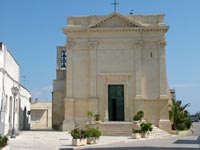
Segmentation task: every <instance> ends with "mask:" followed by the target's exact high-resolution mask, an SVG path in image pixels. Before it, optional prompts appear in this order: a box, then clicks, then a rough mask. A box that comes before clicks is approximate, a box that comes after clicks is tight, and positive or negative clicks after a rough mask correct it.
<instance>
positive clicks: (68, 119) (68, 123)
mask: <svg viewBox="0 0 200 150" xmlns="http://www.w3.org/2000/svg"><path fill="white" fill-rule="evenodd" d="M64 105H65V120H64V121H63V131H70V130H72V129H73V128H74V127H75V122H74V99H65V100H64Z"/></svg>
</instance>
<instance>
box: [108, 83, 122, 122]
mask: <svg viewBox="0 0 200 150" xmlns="http://www.w3.org/2000/svg"><path fill="white" fill-rule="evenodd" d="M115 86H116V87H117V86H121V88H123V107H121V108H122V109H123V120H117V109H116V112H115V113H116V116H115V117H114V118H115V119H116V120H115V119H114V118H113V120H111V121H125V94H124V93H125V88H124V85H123V84H115V85H113V84H109V85H108V102H107V103H108V120H109V121H110V117H109V115H110V114H109V113H111V112H110V110H109V109H110V106H109V103H110V101H112V99H110V95H109V94H110V87H115ZM111 103H112V102H111ZM115 104H116V105H117V102H116V100H115ZM112 111H113V112H112V113H114V110H112Z"/></svg>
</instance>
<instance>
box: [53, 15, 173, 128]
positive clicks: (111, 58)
mask: <svg viewBox="0 0 200 150" xmlns="http://www.w3.org/2000/svg"><path fill="white" fill-rule="evenodd" d="M168 28H169V27H168V26H167V25H165V23H164V15H162V14H159V15H126V16H125V15H122V14H119V13H116V12H114V13H111V14H109V15H106V16H81V17H74V16H73V17H68V19H67V26H66V27H65V28H64V29H63V32H64V34H66V36H67V39H66V45H65V46H58V47H57V69H56V75H57V76H56V80H54V81H53V114H52V117H53V127H55V128H60V129H62V130H63V131H68V130H70V129H72V128H74V127H76V126H78V125H80V124H82V123H84V122H86V121H87V120H88V117H87V112H88V111H91V112H94V113H95V114H100V116H101V120H102V121H103V122H114V121H116V122H119V121H120V122H131V121H132V118H133V116H134V115H135V114H136V113H137V111H139V110H143V111H144V115H145V117H144V119H145V120H147V121H148V122H151V123H153V124H154V125H156V126H158V127H160V128H162V129H165V130H167V131H169V130H170V127H171V122H170V120H169V115H168V103H169V100H170V97H171V96H170V91H169V87H168V82H167V77H166V60H165V57H166V56H165V46H166V41H165V33H166V32H167V31H168Z"/></svg>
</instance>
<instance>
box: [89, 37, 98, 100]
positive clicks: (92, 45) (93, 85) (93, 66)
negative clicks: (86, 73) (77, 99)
mask: <svg viewBox="0 0 200 150" xmlns="http://www.w3.org/2000/svg"><path fill="white" fill-rule="evenodd" d="M97 45H98V42H97V41H89V42H88V46H89V49H90V98H96V96H97V94H96V82H97V81H96V80H97V79H96V49H97Z"/></svg>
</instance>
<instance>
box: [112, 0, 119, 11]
mask: <svg viewBox="0 0 200 150" xmlns="http://www.w3.org/2000/svg"><path fill="white" fill-rule="evenodd" d="M112 5H114V12H116V11H117V5H119V3H117V1H116V0H114V3H112Z"/></svg>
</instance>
